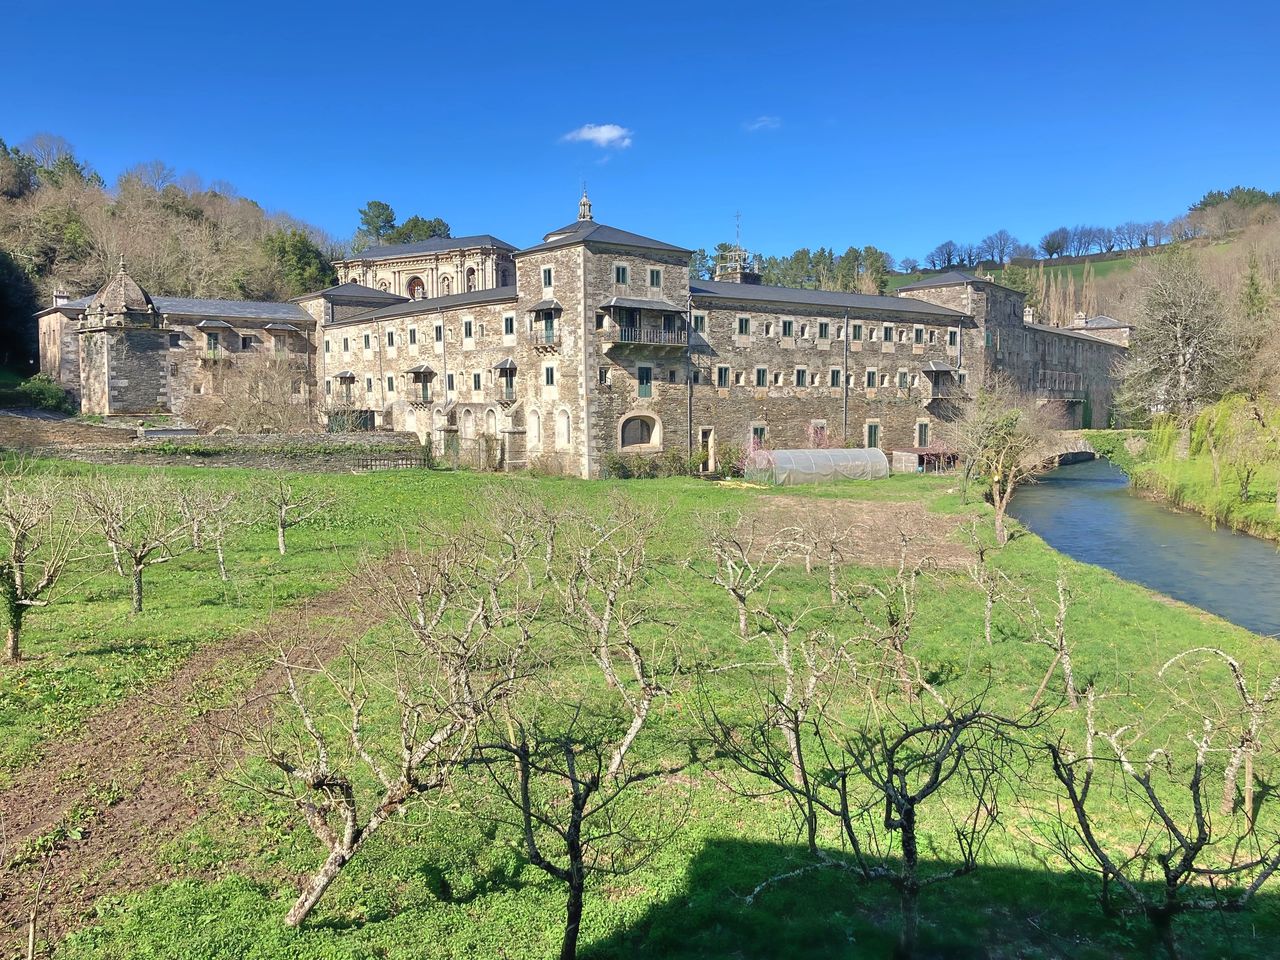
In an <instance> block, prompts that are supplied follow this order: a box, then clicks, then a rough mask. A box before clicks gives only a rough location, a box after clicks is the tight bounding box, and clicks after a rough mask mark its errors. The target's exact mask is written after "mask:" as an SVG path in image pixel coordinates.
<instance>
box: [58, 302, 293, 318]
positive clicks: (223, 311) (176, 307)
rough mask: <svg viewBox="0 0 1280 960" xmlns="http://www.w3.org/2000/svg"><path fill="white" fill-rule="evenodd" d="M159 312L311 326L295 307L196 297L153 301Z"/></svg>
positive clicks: (72, 307)
mask: <svg viewBox="0 0 1280 960" xmlns="http://www.w3.org/2000/svg"><path fill="white" fill-rule="evenodd" d="M92 300H93V297H80V298H79V299H78V300H71V301H69V302H67V303H64V304H62V305H61V306H58V307H48V308H46V309H44V310H41V311H40V313H39V314H38V316H43V315H44V314H46V313H53V312H54V311H55V310H60V311H65V312H68V313H79V312H80V311H82V310H84V308H85V307H87V306H88V305H89V303H90V301H92ZM151 302H152V303H153V304H155V308H156V312H157V313H162V314H168V315H173V316H180V317H238V318H241V319H244V320H291V321H298V320H301V321H302V322H303V323H306V324H311V323H312V322H313V321H312V319H311V314H309V313H307V311H305V310H303V309H302V308H301V307H299V306H297V305H295V304H293V303H267V302H264V301H261V300H206V299H201V298H196V297H152V298H151Z"/></svg>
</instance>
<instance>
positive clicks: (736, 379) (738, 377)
mask: <svg viewBox="0 0 1280 960" xmlns="http://www.w3.org/2000/svg"><path fill="white" fill-rule="evenodd" d="M733 385H734V386H735V387H740V386H742V371H741V370H739V371H738V372H737V373H735V374H734V375H733Z"/></svg>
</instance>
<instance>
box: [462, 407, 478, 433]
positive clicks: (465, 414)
mask: <svg viewBox="0 0 1280 960" xmlns="http://www.w3.org/2000/svg"><path fill="white" fill-rule="evenodd" d="M462 435H463V436H464V437H474V436H475V435H476V415H475V414H474V413H472V412H471V411H470V410H464V411H462Z"/></svg>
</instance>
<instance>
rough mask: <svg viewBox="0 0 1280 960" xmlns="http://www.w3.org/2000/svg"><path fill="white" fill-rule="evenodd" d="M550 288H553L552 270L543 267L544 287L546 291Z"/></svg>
mask: <svg viewBox="0 0 1280 960" xmlns="http://www.w3.org/2000/svg"><path fill="white" fill-rule="evenodd" d="M549 286H551V268H550V267H543V268H542V287H543V289H544V290H545V289H546V288H547V287H549Z"/></svg>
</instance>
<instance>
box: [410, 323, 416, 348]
mask: <svg viewBox="0 0 1280 960" xmlns="http://www.w3.org/2000/svg"><path fill="white" fill-rule="evenodd" d="M417 342H418V328H417V327H410V328H409V346H411V347H412V346H414V345H415V344H416V343H417Z"/></svg>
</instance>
